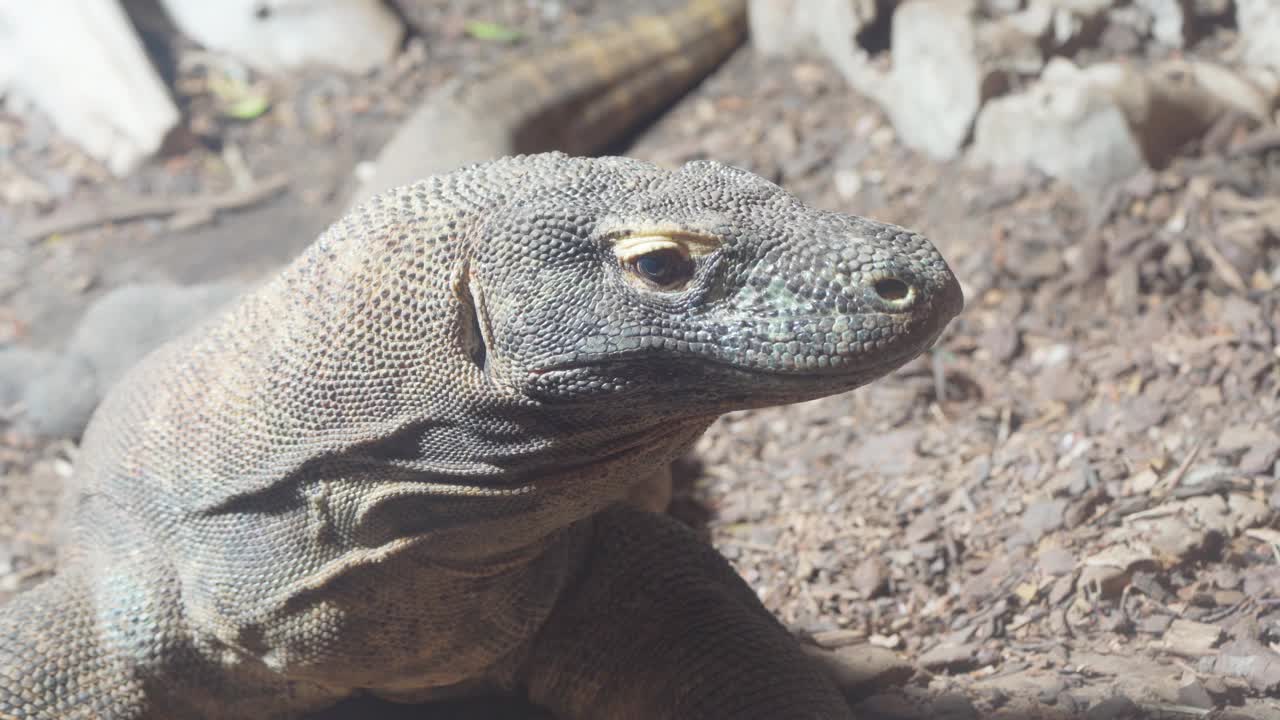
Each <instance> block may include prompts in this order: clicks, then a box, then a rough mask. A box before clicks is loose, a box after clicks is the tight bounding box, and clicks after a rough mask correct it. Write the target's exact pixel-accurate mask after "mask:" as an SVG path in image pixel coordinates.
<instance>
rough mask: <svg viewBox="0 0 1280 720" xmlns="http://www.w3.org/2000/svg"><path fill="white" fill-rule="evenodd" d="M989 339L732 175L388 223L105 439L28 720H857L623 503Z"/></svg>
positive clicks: (4, 700)
mask: <svg viewBox="0 0 1280 720" xmlns="http://www.w3.org/2000/svg"><path fill="white" fill-rule="evenodd" d="M962 303H963V300H962V296H961V292H960V289H959V286H958V284H957V282H956V280H955V278H954V277H953V276H952V274H951V272H950V270H949V269H948V267H947V265H946V263H945V262H944V260H943V259H942V257H941V256H940V255H939V254H938V252H937V251H936V250H935V249H934V248H933V246H932V245H931V244H930V243H929V242H928V241H927V240H926V239H925V238H923V237H921V236H920V235H918V234H915V233H912V232H910V231H907V230H904V229H902V228H899V227H895V226H890V225H884V224H880V223H877V222H873V221H871V220H867V219H863V218H859V217H856V216H851V215H843V214H838V213H832V212H826V211H821V210H817V209H814V208H811V207H808V206H806V205H804V204H802V203H801V202H799V201H798V200H797V199H796V198H794V197H793V196H791V195H790V194H788V193H786V192H785V191H783V190H782V189H780V188H779V187H777V186H776V185H773V184H772V183H770V182H768V181H766V180H764V179H762V178H760V177H757V176H755V175H752V174H750V173H747V172H744V171H740V170H736V169H733V168H730V167H727V166H724V165H721V164H717V163H715V162H709V161H704V162H694V163H689V164H687V165H685V166H684V167H683V168H681V169H679V170H677V171H671V170H666V169H662V168H659V167H656V166H653V165H650V164H647V163H643V162H640V161H636V160H630V159H624V158H615V157H607V158H595V159H588V158H571V157H568V156H566V155H562V154H558V153H553V154H541V155H533V156H520V157H512V158H504V159H500V160H497V161H493V162H490V163H484V164H479V165H474V166H469V167H466V168H463V169H460V170H457V171H455V172H452V173H448V174H444V175H437V176H432V177H430V178H428V179H425V180H422V181H420V182H417V183H415V184H412V185H407V186H403V187H399V188H396V189H393V190H391V191H389V192H386V193H383V194H380V195H378V196H376V197H375V198H373V199H372V200H370V201H369V202H367V203H365V204H362V205H360V206H359V207H357V208H356V209H355V210H353V211H352V212H351V213H349V214H348V215H346V216H345V217H344V218H342V219H341V220H339V221H338V222H336V223H335V224H334V225H333V226H332V227H330V228H329V229H328V230H327V231H326V232H325V233H323V234H322V235H321V236H320V238H319V239H318V240H317V241H316V242H315V243H314V244H313V245H312V246H311V247H310V248H309V249H308V250H306V251H305V252H304V253H303V254H302V255H301V256H300V257H298V258H297V260H296V261H294V262H293V263H292V264H290V265H289V266H288V267H286V268H285V269H284V270H283V271H282V272H281V273H280V274H279V275H278V276H277V277H275V278H274V279H273V280H271V281H269V282H268V283H266V284H264V285H263V286H262V287H260V288H259V289H257V290H255V291H254V292H252V293H250V294H248V295H246V296H245V297H244V298H242V299H240V300H238V301H236V303H235V304H234V305H233V306H232V307H231V308H229V309H227V310H226V311H224V312H222V313H221V314H220V315H219V316H218V317H216V318H213V319H210V320H209V321H207V322H206V323H205V324H204V325H202V326H200V327H198V328H195V329H193V330H192V331H191V332H189V333H188V334H186V335H185V336H183V337H181V338H178V339H176V340H174V341H172V342H170V343H169V344H167V345H165V346H163V347H162V348H161V349H159V350H157V351H156V352H154V353H152V354H151V355H149V356H148V357H147V358H146V359H144V360H143V361H142V362H141V363H140V365H138V366H137V367H136V368H134V369H133V370H132V371H131V372H130V373H129V374H128V375H127V376H126V377H125V378H124V379H123V380H122V381H121V382H120V383H119V384H118V385H116V386H115V387H114V389H113V390H112V391H111V392H110V393H109V395H108V397H107V398H106V399H105V400H104V402H103V404H102V405H101V406H100V407H99V408H98V410H97V412H96V414H95V416H94V419H93V420H92V422H91V423H90V426H89V428H88V430H87V431H86V433H85V436H84V440H83V444H82V449H81V453H80V456H79V458H78V460H77V463H76V468H75V475H74V478H73V481H72V497H71V505H70V508H69V519H70V528H69V540H68V543H69V544H68V551H67V554H66V557H65V560H66V562H65V564H64V567H62V568H61V569H60V571H59V574H58V575H57V576H56V577H54V578H53V579H52V580H50V581H47V582H45V583H43V584H41V585H39V586H37V587H36V588H34V589H33V590H31V591H29V592H27V593H25V594H21V595H18V596H17V597H16V599H15V600H13V601H12V602H11V603H9V604H8V605H6V606H4V607H0V717H4V718H21V719H22V720H55V719H57V720H63V719H67V718H104V719H106V720H141V719H151V718H156V719H159V718H189V719H192V720H209V719H213V718H239V719H244V720H265V719H267V718H296V717H300V716H302V715H304V714H306V713H308V712H311V711H314V710H318V709H320V708H324V707H326V706H329V705H332V704H333V703H335V702H338V701H340V700H341V699H343V698H346V697H350V696H352V695H355V694H358V693H372V694H376V695H379V696H382V697H385V698H390V699H394V700H403V701H422V700H430V699H433V698H440V697H445V696H456V695H459V694H468V693H495V692H496V693H514V694H519V695H521V696H524V697H527V698H528V699H529V700H531V701H532V702H533V703H535V704H538V705H541V706H544V707H546V708H548V709H550V710H551V711H552V712H554V713H555V714H556V715H557V716H558V717H560V718H563V719H564V720H586V719H587V718H610V719H612V720H663V719H667V720H676V719H680V720H695V719H703V718H706V719H710V718H740V719H748V720H749V719H751V718H760V719H765V718H768V719H770V720H772V719H774V718H784V717H785V718H812V719H824V720H825V719H829V718H847V717H850V715H849V711H848V709H847V708H846V706H845V703H844V701H843V699H842V697H841V695H840V693H839V691H838V690H837V689H836V688H835V687H834V686H833V684H832V682H831V680H830V679H828V678H827V676H826V675H825V674H823V673H821V672H817V671H815V670H814V668H813V667H812V666H811V665H810V664H809V663H810V661H809V660H806V658H807V657H808V656H807V655H805V654H804V653H803V652H802V649H801V648H800V647H799V646H798V645H797V644H796V643H795V642H794V641H793V639H792V638H791V636H790V635H789V634H788V633H787V631H786V630H785V628H783V626H782V625H781V624H780V623H778V622H777V621H776V620H775V619H774V618H773V617H772V616H771V615H770V614H769V613H768V611H767V610H766V609H765V608H764V606H763V605H761V604H760V602H759V601H758V600H757V599H756V597H755V595H754V593H753V592H752V591H751V589H750V588H749V587H748V586H747V584H746V583H745V582H744V581H743V580H742V579H741V578H740V577H738V576H737V575H736V574H735V573H734V572H733V570H732V569H731V567H730V566H729V564H728V563H727V562H725V561H724V559H723V558H722V557H721V556H719V555H718V554H717V553H715V552H714V550H712V549H711V548H710V547H709V546H707V545H706V544H705V543H703V542H701V541H700V540H699V539H698V538H697V537H696V535H694V534H693V533H692V532H690V531H689V530H688V529H687V528H685V527H684V526H682V525H680V524H679V523H677V522H675V521H674V520H671V519H669V518H667V517H666V516H663V515H659V514H656V513H646V512H642V511H640V510H635V509H628V508H627V507H626V505H625V504H622V503H619V500H620V499H621V498H622V497H623V496H624V495H625V494H626V492H627V490H628V487H629V486H630V484H632V483H633V482H634V481H635V477H636V474H637V472H638V471H640V470H642V469H644V468H648V467H651V466H652V465H653V464H654V463H660V462H666V461H669V460H670V459H672V458H674V457H676V456H677V455H678V454H680V453H681V452H683V451H684V450H685V449H686V448H688V447H689V446H690V444H691V443H693V442H694V440H695V439H696V438H697V437H698V436H699V434H701V433H702V431H703V430H704V429H705V428H706V427H707V426H708V425H709V423H711V422H712V420H713V419H714V418H716V417H717V416H719V415H720V414H722V413H725V412H728V411H732V410H738V409H743V408H751V407H762V406H769V405H776V404H782V403H790V402H797V401H801V400H807V399H811V398H817V397H820V396H825V395H830V394H833V393H839V392H843V391H846V390H849V389H852V388H854V387H857V386H859V385H862V384H864V383H866V382H869V381H871V380H873V379H875V378H876V377H879V376H881V375H883V374H885V373H887V372H889V371H891V370H893V369H894V368H896V367H898V366H900V365H902V364H903V363H905V362H907V361H908V360H909V359H911V358H912V357H914V356H916V355H917V354H919V353H920V352H922V351H923V350H924V349H926V348H927V347H929V346H930V345H931V344H932V343H933V342H934V340H935V339H936V338H937V337H938V335H939V333H940V332H941V331H942V330H943V328H944V327H945V326H946V325H947V324H948V322H949V320H950V319H951V318H952V317H953V316H955V315H956V314H957V313H958V312H959V310H960V307H961V305H962Z"/></svg>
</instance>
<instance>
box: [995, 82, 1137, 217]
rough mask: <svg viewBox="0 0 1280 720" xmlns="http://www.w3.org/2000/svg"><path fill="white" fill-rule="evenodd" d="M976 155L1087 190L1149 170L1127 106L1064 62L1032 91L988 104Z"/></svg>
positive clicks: (1001, 165)
mask: <svg viewBox="0 0 1280 720" xmlns="http://www.w3.org/2000/svg"><path fill="white" fill-rule="evenodd" d="M971 157H972V159H973V160H975V161H976V162H978V163H980V164H983V165H990V166H995V167H1006V168H1008V167H1023V168H1025V167H1032V168H1035V169H1037V170H1039V171H1041V172H1043V173H1044V174H1046V175H1048V176H1050V177H1055V178H1059V179H1062V180H1065V181H1066V182H1068V183H1069V184H1071V185H1072V186H1074V187H1076V188H1077V189H1078V190H1080V191H1081V192H1091V191H1095V189H1098V188H1103V187H1106V186H1109V185H1112V184H1115V183H1118V182H1120V181H1122V180H1124V179H1126V178H1128V177H1131V176H1133V175H1134V174H1136V173H1138V172H1139V171H1141V170H1144V169H1146V167H1147V163H1146V159H1145V157H1144V156H1143V152H1142V147H1141V146H1140V145H1139V143H1138V139H1137V137H1135V135H1134V133H1133V131H1132V130H1131V129H1130V127H1129V124H1128V121H1127V119H1126V117H1125V112H1124V109H1123V108H1122V107H1121V105H1120V104H1119V103H1118V102H1116V101H1115V99H1114V98H1113V97H1112V95H1111V94H1110V93H1109V92H1107V91H1106V89H1104V88H1103V87H1100V86H1099V85H1098V84H1097V83H1095V82H1093V81H1091V79H1090V77H1089V76H1088V75H1087V74H1086V73H1085V72H1083V71H1081V70H1080V69H1078V68H1076V67H1075V66H1074V65H1073V64H1072V63H1071V62H1070V61H1069V60H1065V59H1062V58H1055V59H1054V60H1051V61H1050V62H1049V64H1048V65H1047V66H1046V67H1045V71H1044V73H1043V74H1042V75H1041V77H1040V79H1039V80H1038V81H1036V82H1035V83H1033V84H1032V85H1031V86H1030V87H1028V88H1027V90H1025V91H1023V92H1019V93H1014V94H1011V95H1006V96H1004V97H1000V98H996V99H994V100H992V101H990V102H988V103H987V104H986V106H985V107H984V108H983V109H982V112H981V113H980V114H979V115H978V120H977V124H976V126H975V128H974V145H973V150H972V156H971Z"/></svg>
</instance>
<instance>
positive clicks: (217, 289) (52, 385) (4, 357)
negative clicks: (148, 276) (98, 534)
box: [0, 283, 246, 437]
mask: <svg viewBox="0 0 1280 720" xmlns="http://www.w3.org/2000/svg"><path fill="white" fill-rule="evenodd" d="M245 288H246V286H245V285H241V284H236V283H214V284H208V285H193V286H189V287H178V286H169V285H128V286H124V287H121V288H118V289H116V290H113V291H111V292H109V293H107V294H106V295H104V296H103V297H102V298H100V299H99V300H98V301H97V302H95V303H94V304H93V305H92V306H90V308H89V309H88V310H87V311H86V312H85V314H84V317H82V318H81V319H80V322H79V324H78V325H77V326H76V329H75V331H74V332H73V333H72V336H71V340H70V341H69V342H68V344H67V349H66V350H65V351H64V352H62V353H57V352H50V351H45V350H33V349H28V348H9V349H5V350H0V409H4V408H8V407H11V406H15V405H16V406H18V408H19V413H18V415H17V417H16V420H15V422H16V423H17V425H18V427H20V428H22V429H24V430H27V431H29V432H32V433H35V434H37V435H42V436H50V437H78V436H79V435H80V433H81V432H82V431H83V430H84V427H85V425H86V424H87V423H88V421H89V418H90V416H91V415H92V414H93V410H94V408H96V407H97V405H98V403H99V402H100V401H101V399H102V397H103V396H104V395H105V394H106V392H107V390H108V389H110V387H111V385H112V384H114V383H115V382H116V381H117V380H119V379H120V377H121V376H122V375H124V373H125V372H126V371H127V370H128V369H129V368H131V367H132V366H133V365H134V364H135V363H136V362H137V361H138V360H140V359H141V358H142V357H143V356H144V355H146V354H147V353H149V352H151V351H152V350H154V349H155V348H156V347H158V346H159V345H161V344H162V343H164V342H165V341H167V340H170V339H171V338H174V337H176V336H177V335H179V334H181V333H182V332H184V331H186V330H188V329H190V328H191V327H193V326H195V325H196V324H198V323H199V322H200V321H201V320H203V319H204V318H206V317H207V316H209V315H210V314H211V313H212V312H213V311H215V310H216V309H218V308H220V307H222V306H224V305H225V304H226V303H227V302H228V301H230V300H231V299H232V298H234V297H236V296H237V295H239V294H240V293H241V292H243V290H244V289H245Z"/></svg>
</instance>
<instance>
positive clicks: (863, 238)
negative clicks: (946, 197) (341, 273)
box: [469, 159, 963, 414]
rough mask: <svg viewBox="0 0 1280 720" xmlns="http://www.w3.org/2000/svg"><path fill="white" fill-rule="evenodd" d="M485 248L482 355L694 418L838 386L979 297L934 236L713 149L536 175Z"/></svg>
mask: <svg viewBox="0 0 1280 720" xmlns="http://www.w3.org/2000/svg"><path fill="white" fill-rule="evenodd" d="M587 188H590V192H587V191H586V190H587ZM470 246H471V248H472V251H473V252H474V256H473V258H472V265H471V267H470V269H469V270H470V278H471V284H470V287H469V289H470V291H471V293H472V298H473V300H474V305H475V307H476V310H477V312H476V317H475V319H476V331H475V341H476V342H477V343H480V344H482V346H483V348H482V350H483V351H482V353H481V354H480V355H477V356H476V357H477V358H481V359H482V360H481V361H482V362H484V363H487V365H488V370H489V371H490V372H491V374H492V375H493V376H494V377H495V378H500V379H501V380H502V381H503V382H505V383H508V384H510V385H511V386H513V387H515V388H519V390H520V391H521V392H523V393H524V394H527V395H529V396H531V397H534V398H537V399H538V400H541V401H545V402H548V403H582V402H592V401H602V400H604V401H612V400H621V399H625V400H626V401H627V402H628V403H633V405H632V407H634V408H635V409H636V410H637V411H639V412H652V411H654V410H655V409H657V406H661V405H663V404H668V405H669V404H671V403H672V402H676V403H678V404H679V408H680V409H681V410H682V411H683V412H684V413H685V414H696V413H719V412H724V411H726V410H734V409H741V408H745V407H755V406H760V405H770V404H777V403H780V402H795V401H799V400H806V399H810V398H813V397H818V396H823V395H828V394H831V393H832V392H838V391H840V390H847V389H852V388H854V387H856V386H859V385H862V384H864V383H866V382H869V381H871V380H873V379H875V378H877V377H879V376H881V375H884V374H885V373H888V372H890V371H892V370H893V369H895V368H896V367H898V366H900V365H901V364H903V363H905V362H906V361H908V360H910V359H911V358H913V357H915V356H916V355H917V354H919V353H920V352H921V351H922V350H924V349H925V348H927V347H928V346H929V345H931V344H932V343H933V342H934V340H936V338H937V337H938V335H939V333H941V331H942V329H943V328H944V327H946V325H947V323H948V322H950V320H951V319H952V318H954V317H955V316H956V314H957V313H959V311H960V309H961V307H962V306H963V296H962V293H961V290H960V286H959V284H958V283H957V281H956V279H955V277H954V276H953V275H952V273H951V271H950V269H949V268H948V267H947V264H946V262H945V261H944V260H943V258H942V256H941V255H940V254H939V253H938V251H937V250H936V249H934V247H933V246H932V245H931V244H930V243H929V241H928V240H926V239H925V238H924V237H922V236H920V235H919V234H917V233H914V232H911V231H909V230H906V229H904V228H901V227H897V226H893V225H888V224H884V223H878V222H875V221H872V220H868V219H864V218H861V217H856V216H852V215H845V214H840V213H834V212H827V211H823V210H818V209H815V208H812V207H809V206H806V205H805V204H803V203H801V202H800V201H799V200H797V199H796V198H795V197H794V196H792V195H791V194H789V193H787V192H786V191H784V190H783V189H782V188H780V187H778V186H777V185H774V184H773V183H770V182H768V181H766V180H764V179H763V178H760V177H759V176H756V175H753V174H751V173H748V172H744V171H741V170H738V169H735V168H732V167H730V166H727V165H723V164H720V163H717V162H713V161H697V162H690V163H688V164H686V165H685V166H684V167H683V168H681V169H680V170H679V172H675V173H670V172H667V171H662V170H659V169H657V168H653V167H651V166H645V165H643V164H640V163H635V162H634V161H628V160H622V159H612V160H611V161H609V162H606V163H601V164H597V165H595V166H593V167H591V169H590V170H588V169H587V168H586V166H584V175H583V176H582V177H581V178H578V179H576V180H575V181H574V182H571V183H568V184H563V183H562V184H557V185H555V186H546V185H544V184H540V183H538V182H537V181H536V178H535V179H533V181H532V182H528V183H525V184H523V185H522V186H521V187H520V188H519V190H518V191H516V192H515V193H514V194H513V195H512V196H511V197H509V198H508V201H507V202H506V203H505V204H504V205H503V207H502V208H501V209H500V210H499V211H498V212H496V213H493V214H492V215H491V216H490V217H489V218H488V220H487V221H486V222H485V223H484V224H483V225H482V226H481V227H480V228H479V230H478V237H475V238H472V241H471V243H470ZM493 297H497V298H517V299H518V300H517V301H515V302H505V303H494V302H492V301H490V300H487V298H493Z"/></svg>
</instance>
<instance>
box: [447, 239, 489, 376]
mask: <svg viewBox="0 0 1280 720" xmlns="http://www.w3.org/2000/svg"><path fill="white" fill-rule="evenodd" d="M453 295H454V298H455V299H457V301H458V320H459V322H458V327H459V330H460V332H461V337H460V338H459V340H460V341H461V343H462V349H463V351H464V352H466V354H467V357H468V358H470V359H471V362H473V363H475V366H476V367H478V368H480V370H481V371H482V372H487V371H488V362H489V349H488V348H487V347H486V346H485V342H484V330H483V329H482V328H481V327H480V310H479V304H478V303H477V302H476V298H475V296H474V295H472V293H471V266H470V265H467V264H464V265H463V266H462V268H461V269H460V270H459V271H458V274H457V275H456V276H454V278H453Z"/></svg>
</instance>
